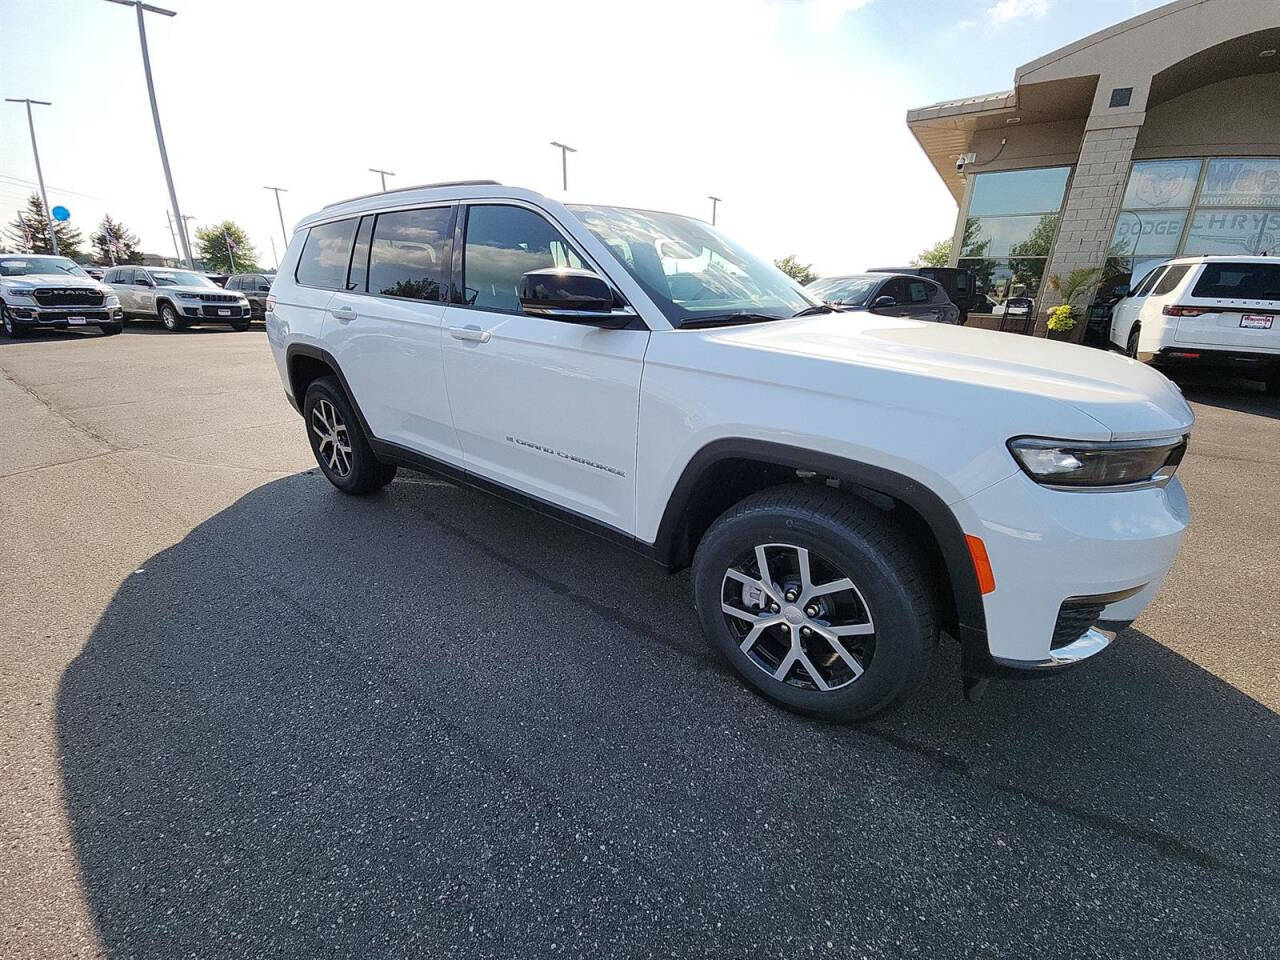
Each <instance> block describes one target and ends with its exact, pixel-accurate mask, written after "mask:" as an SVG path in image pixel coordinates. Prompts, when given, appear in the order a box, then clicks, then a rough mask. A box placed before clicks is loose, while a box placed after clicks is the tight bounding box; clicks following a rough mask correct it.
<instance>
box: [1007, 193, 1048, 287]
mask: <svg viewBox="0 0 1280 960" xmlns="http://www.w3.org/2000/svg"><path fill="white" fill-rule="evenodd" d="M1057 230H1058V215H1057V214H1056V213H1046V214H1045V215H1044V216H1042V217H1041V218H1040V221H1039V222H1038V223H1037V224H1036V226H1035V229H1034V230H1032V231H1031V235H1030V236H1028V237H1027V239H1025V240H1023V241H1022V242H1021V243H1015V244H1014V245H1013V246H1012V247H1011V248H1010V249H1009V272H1010V273H1012V274H1013V284H1014V286H1018V285H1021V286H1022V287H1023V289H1025V290H1027V291H1028V295H1029V296H1035V292H1036V291H1037V290H1038V289H1039V288H1040V278H1041V277H1042V276H1044V265H1045V262H1046V258H1047V257H1048V256H1049V251H1050V249H1052V247H1053V235H1054V233H1056V232H1057Z"/></svg>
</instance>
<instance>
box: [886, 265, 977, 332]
mask: <svg viewBox="0 0 1280 960" xmlns="http://www.w3.org/2000/svg"><path fill="white" fill-rule="evenodd" d="M867 272H868V273H896V274H899V275H905V276H912V277H924V278H925V279H926V280H932V281H933V282H934V283H936V284H938V285H939V286H940V287H942V289H943V290H945V291H947V299H949V300H950V301H951V302H952V303H954V304H955V305H956V306H957V307H958V308H959V309H960V321H959V322H960V323H961V324H963V323H964V322H965V321H966V320H967V319H969V311H970V310H972V309H974V307H975V306H976V303H975V301H976V300H977V299H978V296H979V294H978V280H977V278H976V277H975V276H974V275H973V271H972V270H965V269H964V268H962V267H875V268H873V269H871V270H868V271H867Z"/></svg>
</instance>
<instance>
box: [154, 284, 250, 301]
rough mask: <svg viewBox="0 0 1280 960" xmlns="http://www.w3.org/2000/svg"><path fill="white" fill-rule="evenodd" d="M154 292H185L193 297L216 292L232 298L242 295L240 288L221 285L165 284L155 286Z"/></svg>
mask: <svg viewBox="0 0 1280 960" xmlns="http://www.w3.org/2000/svg"><path fill="white" fill-rule="evenodd" d="M155 292H156V293H157V294H162V293H181V294H186V295H189V296H193V297H195V296H201V295H203V294H218V295H220V296H221V295H225V296H228V297H231V298H233V299H235V298H239V297H240V296H242V295H243V292H242V291H240V290H227V289H225V288H223V287H188V286H183V285H181V284H179V285H178V286H176V287H174V286H168V285H165V286H163V287H156V288H155Z"/></svg>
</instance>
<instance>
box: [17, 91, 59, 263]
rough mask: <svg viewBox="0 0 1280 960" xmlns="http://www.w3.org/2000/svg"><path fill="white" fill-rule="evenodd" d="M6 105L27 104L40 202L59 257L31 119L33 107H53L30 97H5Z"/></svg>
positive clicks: (54, 250) (52, 243)
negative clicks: (35, 104)
mask: <svg viewBox="0 0 1280 960" xmlns="http://www.w3.org/2000/svg"><path fill="white" fill-rule="evenodd" d="M4 102H5V103H25V104H26V105H27V127H28V129H30V131H31V153H32V154H33V155H34V156H35V158H36V179H37V180H39V181H40V200H41V202H42V203H43V204H44V219H45V223H47V224H48V225H49V245H50V246H51V247H52V248H53V255H54V256H55V257H56V256H57V255H58V235H57V234H56V233H55V232H54V229H53V214H52V213H51V212H50V211H49V194H47V193H45V190H44V171H43V170H41V169H40V151H39V150H37V149H36V123H35V121H34V120H32V119H31V105H32V104H33V103H38V104H39V105H40V106H42V107H51V106H53V104H52V103H50V102H49V101H48V100H32V99H30V98H29V97H23V98H22V99H21V100H18V99H15V98H13V97H5V98H4Z"/></svg>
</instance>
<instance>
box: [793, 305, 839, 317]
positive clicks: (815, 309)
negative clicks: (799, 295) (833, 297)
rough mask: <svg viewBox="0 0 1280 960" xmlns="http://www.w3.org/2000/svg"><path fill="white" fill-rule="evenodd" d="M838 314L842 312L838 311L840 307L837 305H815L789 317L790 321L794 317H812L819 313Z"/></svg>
mask: <svg viewBox="0 0 1280 960" xmlns="http://www.w3.org/2000/svg"><path fill="white" fill-rule="evenodd" d="M840 312H842V311H841V310H840V307H839V305H837V304H831V303H815V304H814V305H813V306H812V307H805V308H804V309H803V310H801V311H799V312H798V313H793V314H792V315H791V319H792V320H794V319H795V318H796V317H812V316H814V315H815V314H819V313H840Z"/></svg>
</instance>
